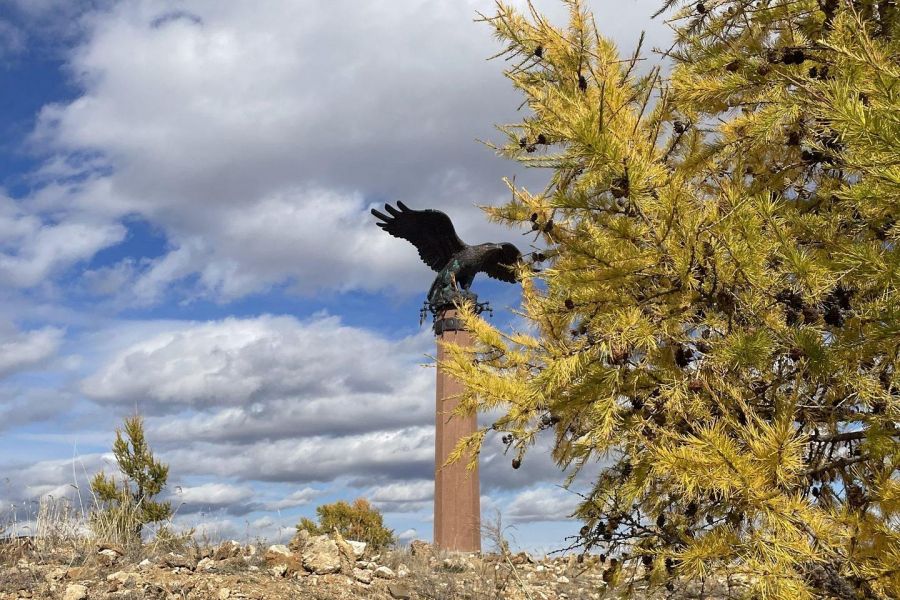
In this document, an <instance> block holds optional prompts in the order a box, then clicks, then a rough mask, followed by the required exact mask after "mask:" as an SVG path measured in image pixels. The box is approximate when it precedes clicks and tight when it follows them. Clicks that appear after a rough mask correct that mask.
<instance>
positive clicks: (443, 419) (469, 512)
mask: <svg viewBox="0 0 900 600" xmlns="http://www.w3.org/2000/svg"><path fill="white" fill-rule="evenodd" d="M435 334H436V336H437V340H438V341H450V342H454V343H456V344H460V345H467V344H471V343H472V337H471V334H470V333H469V332H468V331H465V330H463V329H462V325H461V324H460V322H459V320H458V319H457V318H456V311H455V310H452V309H451V310H445V311H442V312H441V313H439V314H438V315H437V318H436V320H435ZM437 358H438V362H439V363H440V362H441V361H443V360H444V350H443V349H442V348H441V346H440V344H438V354H437ZM436 388H437V389H436V392H437V393H436V398H437V408H436V412H435V432H434V440H435V447H434V544H435V546H437V547H438V548H441V549H443V550H452V551H457V552H480V551H481V496H480V489H479V484H478V469H477V468H476V469H475V470H474V471H469V472H467V471H466V465H467V464H468V463H469V459H468V458H467V457H463V458H462V459H460V460H459V461H457V462H456V463H454V464H452V465H448V466H443V465H444V463H445V462H447V457H448V456H449V455H450V453H451V452H452V451H453V448H455V447H456V443H457V442H458V441H459V440H460V439H461V438H463V437H465V436H467V435H471V434H473V433H475V430H476V428H477V427H478V424H477V418H476V416H475V415H471V416H468V417H459V416H451V414H452V413H453V409H454V408H456V405H457V404H458V402H457V401H456V400H455V399H453V398H452V396H455V395H457V394H459V393H460V392H461V391H462V384H461V383H460V382H459V381H457V380H455V379H453V378H452V377H450V376H449V375H448V374H447V373H445V372H444V370H443V369H442V368H441V367H440V365H439V366H438V368H437V386H436Z"/></svg>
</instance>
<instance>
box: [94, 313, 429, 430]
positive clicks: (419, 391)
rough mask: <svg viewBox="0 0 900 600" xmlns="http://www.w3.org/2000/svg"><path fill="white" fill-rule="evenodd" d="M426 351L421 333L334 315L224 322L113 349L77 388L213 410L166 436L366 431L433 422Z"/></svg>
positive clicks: (151, 408)
mask: <svg viewBox="0 0 900 600" xmlns="http://www.w3.org/2000/svg"><path fill="white" fill-rule="evenodd" d="M429 347H430V340H429V339H428V337H427V334H422V335H417V336H414V337H411V338H406V339H403V340H399V341H390V340H387V339H385V338H382V337H379V336H377V335H375V334H373V333H372V332H369V331H367V330H364V329H360V328H355V327H348V326H345V325H342V324H341V322H340V319H338V318H337V317H315V318H312V319H309V320H307V321H299V320H297V319H295V318H293V317H287V316H262V317H257V318H251V319H236V318H228V319H225V320H222V321H213V322H207V323H193V324H186V325H185V324H182V325H178V326H175V327H173V328H172V329H171V330H170V331H162V332H157V333H156V334H154V335H152V336H151V337H149V338H148V339H143V340H141V341H138V342H136V343H133V344H131V345H130V346H127V347H125V348H122V349H118V350H117V351H116V352H115V353H114V355H113V356H111V357H110V358H109V359H108V360H107V361H106V364H104V365H103V366H101V367H100V368H99V369H98V371H97V372H96V373H94V374H92V375H90V376H89V377H87V378H86V379H85V380H84V381H83V382H82V385H81V388H82V390H83V392H84V393H85V394H87V395H88V396H89V397H91V398H93V399H95V400H97V401H99V402H103V403H118V404H126V405H132V404H133V403H134V402H136V401H138V402H140V407H141V410H143V411H145V412H147V413H149V414H159V413H165V414H171V413H172V411H173V410H176V411H177V410H180V409H184V408H192V409H197V410H206V409H217V410H219V412H217V413H216V414H215V415H214V416H213V417H212V419H210V417H209V415H204V416H199V417H194V418H188V419H186V420H185V421H182V422H179V423H176V424H173V423H171V422H167V424H166V428H167V430H166V431H161V432H160V433H161V434H162V436H163V437H165V438H170V439H171V438H173V437H183V436H189V437H190V438H191V439H204V438H205V439H212V438H219V439H221V438H223V437H225V438H226V439H227V438H228V437H229V436H235V437H238V436H239V434H241V433H243V434H245V435H249V436H251V437H252V436H260V435H264V434H266V433H271V432H272V431H273V430H278V429H279V428H282V429H283V428H285V427H287V428H293V427H297V428H299V429H300V432H301V433H302V432H306V433H310V432H313V431H315V432H319V433H321V432H327V431H331V430H332V429H329V425H331V426H332V427H334V428H340V429H347V428H349V429H356V430H371V429H372V428H373V427H374V428H377V427H380V426H384V425H385V424H386V423H388V422H393V423H394V425H395V426H399V425H402V424H419V423H423V422H428V421H429V420H430V419H429V415H430V412H431V409H430V406H428V405H427V404H425V403H424V402H423V399H424V398H423V396H425V397H427V396H426V395H427V394H428V393H429V392H428V390H429V387H430V381H431V380H432V379H433V373H429V372H428V371H426V370H423V369H421V368H419V367H418V363H421V362H423V361H424V359H425V356H424V354H425V352H426V350H427V349H428V348H429ZM221 409H225V410H221ZM274 415H278V417H279V418H278V419H274V418H273V416H274ZM392 419H393V421H392ZM286 433H289V430H288V429H284V431H283V434H286Z"/></svg>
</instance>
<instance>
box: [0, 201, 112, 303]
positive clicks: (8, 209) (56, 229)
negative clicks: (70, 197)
mask: <svg viewBox="0 0 900 600" xmlns="http://www.w3.org/2000/svg"><path fill="white" fill-rule="evenodd" d="M124 236H125V228H124V227H123V226H122V225H121V224H118V223H112V222H108V221H105V220H103V219H100V218H98V217H94V216H91V215H89V214H86V213H79V212H75V211H73V212H70V213H68V214H65V215H64V216H63V217H62V218H59V217H58V216H57V217H51V216H50V215H47V214H43V213H41V212H40V211H35V210H29V209H28V208H26V207H23V206H22V205H21V204H20V203H17V202H14V201H13V200H10V199H8V198H0V281H2V282H4V283H5V284H7V285H11V286H15V287H31V286H35V285H37V284H39V283H41V282H43V281H44V280H45V279H47V278H48V277H50V276H52V275H55V274H57V273H58V272H60V271H61V270H62V269H64V268H66V267H68V266H71V265H73V264H74V263H76V262H78V261H81V260H85V259H89V258H90V257H92V256H93V255H94V254H95V253H96V252H97V251H98V250H100V249H101V248H105V247H107V246H109V245H111V244H114V243H117V242H119V241H121V240H122V238H123V237H124Z"/></svg>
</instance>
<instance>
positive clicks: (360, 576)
mask: <svg viewBox="0 0 900 600" xmlns="http://www.w3.org/2000/svg"><path fill="white" fill-rule="evenodd" d="M353 578H354V579H356V580H357V581H358V582H360V583H365V584H366V585H369V584H370V583H372V579H373V576H372V571H366V570H365V569H354V570H353Z"/></svg>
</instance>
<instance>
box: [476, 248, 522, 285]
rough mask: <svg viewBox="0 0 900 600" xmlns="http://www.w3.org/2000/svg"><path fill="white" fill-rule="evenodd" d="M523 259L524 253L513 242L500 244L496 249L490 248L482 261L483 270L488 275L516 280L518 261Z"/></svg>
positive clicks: (508, 280) (510, 281)
mask: <svg viewBox="0 0 900 600" xmlns="http://www.w3.org/2000/svg"><path fill="white" fill-rule="evenodd" d="M521 259H522V253H521V252H519V249H518V248H516V247H515V246H514V245H513V244H509V243H507V244H499V245H498V246H497V248H496V249H493V250H490V251H489V252H487V253H486V254H485V255H484V258H483V260H482V261H481V271H483V272H484V273H486V274H487V275H488V277H493V278H494V279H499V280H500V281H506V282H508V283H515V282H516V263H518V262H519V261H520V260H521Z"/></svg>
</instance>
